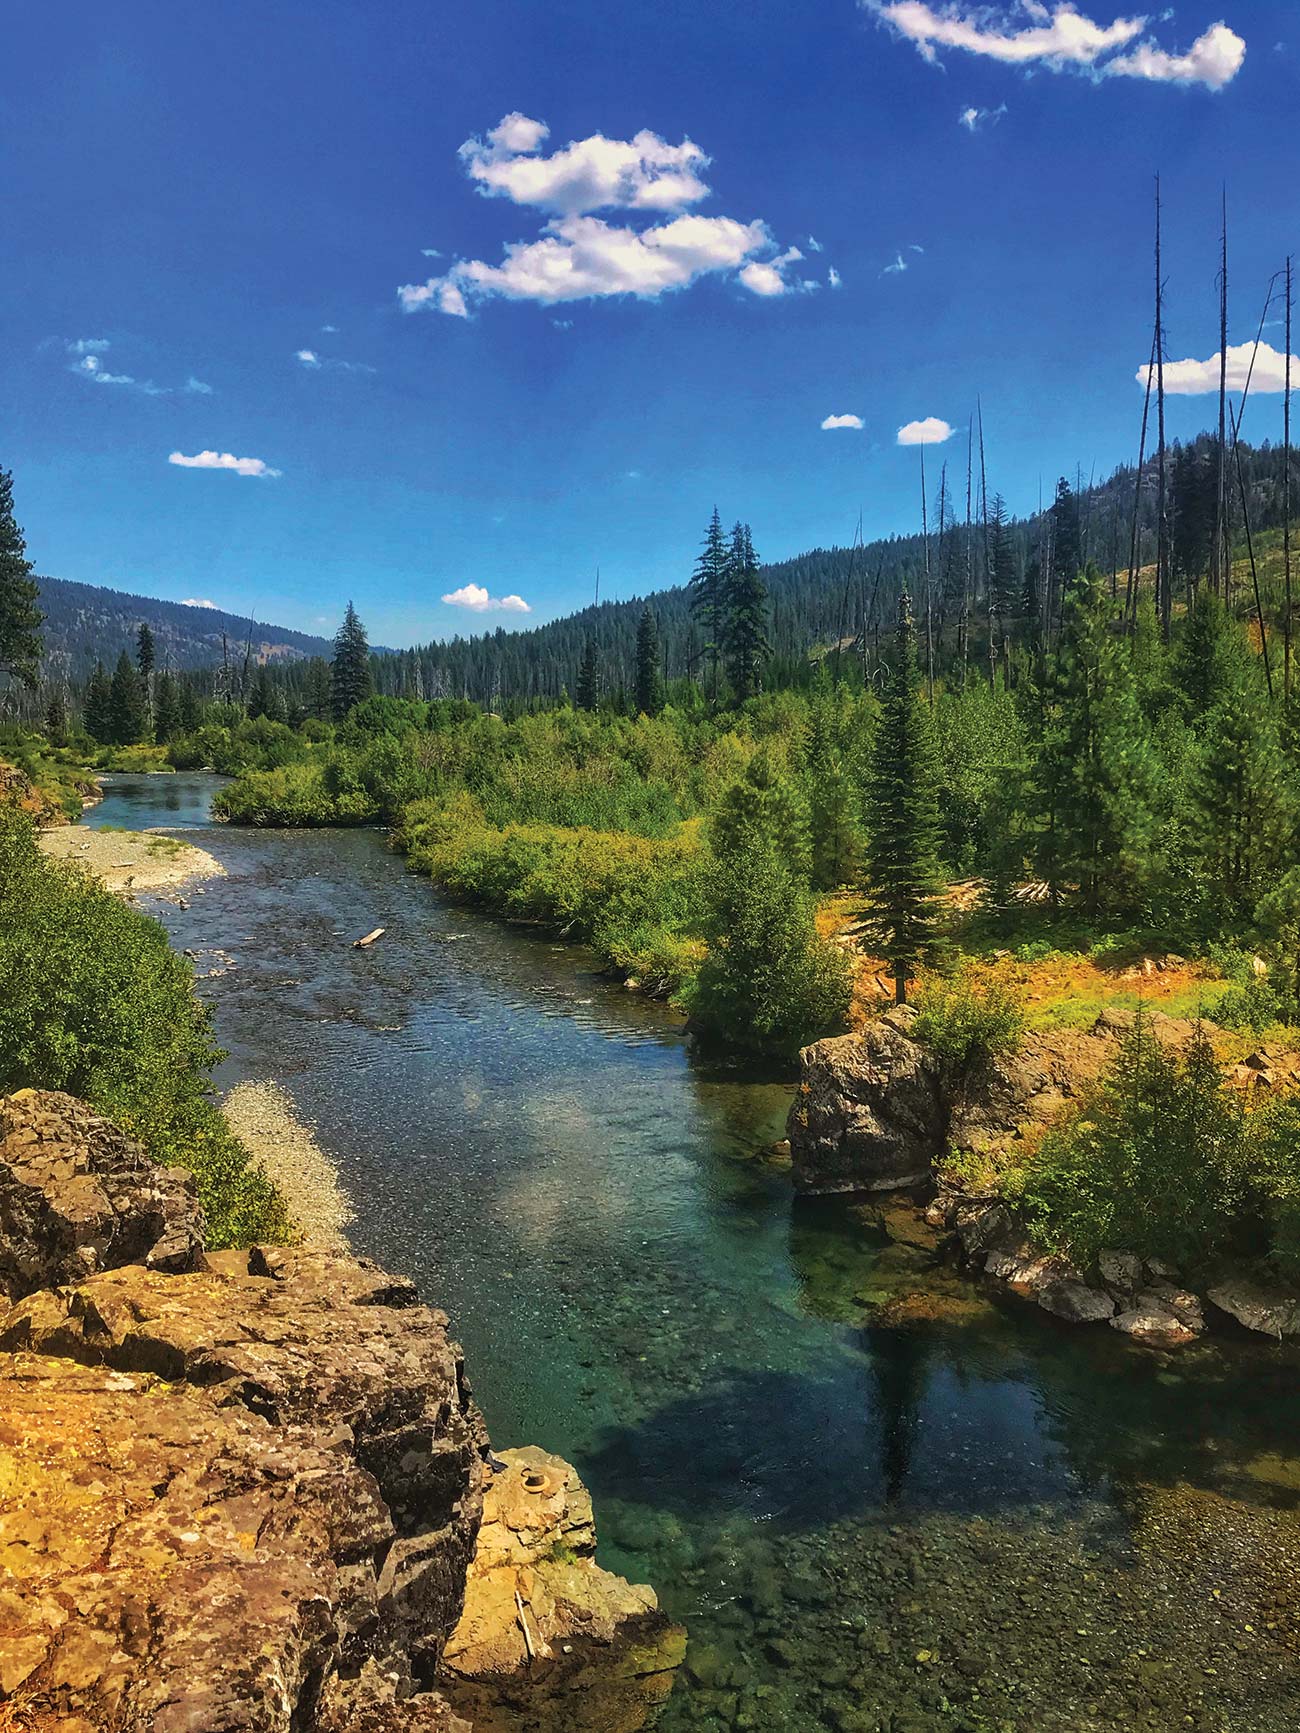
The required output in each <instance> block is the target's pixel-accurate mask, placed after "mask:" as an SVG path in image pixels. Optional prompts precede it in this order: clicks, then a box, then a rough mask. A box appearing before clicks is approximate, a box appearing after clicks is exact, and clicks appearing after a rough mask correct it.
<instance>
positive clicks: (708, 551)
mask: <svg viewBox="0 0 1300 1733" xmlns="http://www.w3.org/2000/svg"><path fill="white" fill-rule="evenodd" d="M729 564H730V553H729V550H728V547H727V539H726V537H725V536H724V535H723V533H722V519H721V517H720V516H719V515H718V508H717V506H716V505H715V506H714V508H713V516H712V517H711V518H710V519H709V527H708V529H707V530H706V531H705V534H704V546H703V548H702V549H701V550H700V557H699V558H698V559H697V560H696V562H695V570H694V572H693V573H692V575H691V581H690V606H691V616H692V618H693V619H696V620H698V621H699V624H700V628H701V630H702V631H703V633H704V644H703V649H702V654H703V656H704V658H705V660H706V662H707V664H708V669H709V697H710V699H711V700H712V702H713V703H714V705H716V704H717V702H718V670H719V668H720V666H721V660H722V640H723V624H724V619H725V612H724V610H725V605H726V590H727V574H728V570H729Z"/></svg>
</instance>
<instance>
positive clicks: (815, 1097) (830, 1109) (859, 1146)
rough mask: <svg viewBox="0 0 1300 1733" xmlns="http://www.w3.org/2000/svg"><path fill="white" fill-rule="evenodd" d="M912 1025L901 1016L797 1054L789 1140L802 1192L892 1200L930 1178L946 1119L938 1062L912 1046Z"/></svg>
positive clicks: (906, 1010) (905, 1011)
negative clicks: (873, 1194)
mask: <svg viewBox="0 0 1300 1733" xmlns="http://www.w3.org/2000/svg"><path fill="white" fill-rule="evenodd" d="M915 1016H916V1012H915V1011H913V1010H912V1009H911V1008H910V1007H908V1006H901V1007H898V1008H896V1009H895V1010H892V1011H887V1012H886V1013H885V1014H884V1016H882V1017H877V1018H875V1019H873V1021H872V1022H870V1023H869V1024H868V1025H867V1027H866V1029H865V1030H863V1032H862V1034H861V1035H840V1036H833V1037H830V1038H829V1039H827V1040H825V1041H816V1042H814V1043H813V1045H812V1046H811V1047H805V1048H804V1050H803V1052H802V1053H801V1054H800V1055H799V1061H800V1079H799V1089H798V1093H797V1094H796V1096H795V1101H794V1106H793V1107H792V1108H791V1109H790V1119H789V1124H788V1127H787V1132H788V1136H789V1139H790V1155H791V1160H792V1163H793V1169H794V1180H795V1185H796V1186H797V1187H798V1189H799V1190H800V1191H803V1192H853V1191H889V1190H896V1189H898V1188H899V1187H902V1186H909V1185H916V1184H918V1183H919V1182H920V1181H922V1180H924V1179H926V1178H928V1177H929V1174H930V1167H931V1163H932V1162H933V1160H934V1158H935V1156H936V1155H938V1154H939V1152H940V1151H941V1150H942V1148H943V1144H944V1138H945V1136H946V1134H947V1129H948V1121H949V1117H950V1111H949V1106H948V1103H947V1102H946V1101H945V1098H944V1091H943V1086H942V1081H943V1080H942V1076H941V1071H940V1067H939V1065H938V1063H937V1061H936V1060H935V1058H934V1056H933V1055H932V1054H931V1053H930V1052H929V1051H928V1050H927V1049H926V1048H925V1047H923V1046H921V1044H920V1043H919V1042H918V1041H914V1040H913V1039H912V1036H911V1033H910V1030H911V1025H912V1022H913V1020H914V1019H915Z"/></svg>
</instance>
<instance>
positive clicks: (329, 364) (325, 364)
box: [293, 349, 374, 373]
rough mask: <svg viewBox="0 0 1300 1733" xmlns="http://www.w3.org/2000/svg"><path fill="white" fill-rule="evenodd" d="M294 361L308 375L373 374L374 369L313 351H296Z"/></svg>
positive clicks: (362, 363)
mask: <svg viewBox="0 0 1300 1733" xmlns="http://www.w3.org/2000/svg"><path fill="white" fill-rule="evenodd" d="M293 358H294V360H295V361H297V362H298V364H299V365H300V366H302V367H305V368H306V370H307V372H308V373H373V372H374V368H373V367H368V366H367V365H366V364H365V362H364V361H339V360H336V359H335V358H334V357H332V356H327V355H322V354H320V353H319V351H317V350H315V349H297V350H295V351H294V357H293Z"/></svg>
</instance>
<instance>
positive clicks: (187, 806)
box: [85, 772, 224, 830]
mask: <svg viewBox="0 0 1300 1733" xmlns="http://www.w3.org/2000/svg"><path fill="white" fill-rule="evenodd" d="M97 780H98V781H99V783H100V784H101V785H102V787H103V790H104V798H103V800H101V801H100V803H99V805H98V806H92V807H91V808H90V809H89V810H88V811H87V813H86V815H85V822H86V824H87V825H89V827H90V828H91V829H92V830H104V829H107V828H110V827H111V826H113V825H120V826H121V827H122V828H123V829H124V830H150V829H152V828H153V827H154V826H155V825H166V826H167V828H168V829H170V830H191V829H193V828H194V827H195V826H196V825H205V824H207V823H209V822H210V819H209V808H210V806H211V803H212V792H213V790H214V789H216V788H219V787H220V786H221V783H222V781H223V780H224V778H221V777H215V776H184V775H178V776H173V775H169V774H167V773H165V772H160V773H158V774H156V775H150V776H101V777H98V778H97Z"/></svg>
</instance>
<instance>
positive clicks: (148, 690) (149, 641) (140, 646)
mask: <svg viewBox="0 0 1300 1733" xmlns="http://www.w3.org/2000/svg"><path fill="white" fill-rule="evenodd" d="M155 659H156V658H155V654H154V642H153V633H152V632H151V631H150V630H149V628H148V626H147V625H146V624H145V622H144V621H143V620H141V622H140V625H139V628H138V629H137V631H136V635H135V665H136V667H137V669H138V670H139V673H140V691H141V693H142V694H143V696H144V715H145V726H146V727H147V728H152V727H153V670H154V662H155Z"/></svg>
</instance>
